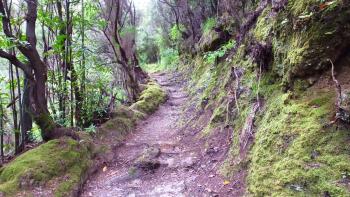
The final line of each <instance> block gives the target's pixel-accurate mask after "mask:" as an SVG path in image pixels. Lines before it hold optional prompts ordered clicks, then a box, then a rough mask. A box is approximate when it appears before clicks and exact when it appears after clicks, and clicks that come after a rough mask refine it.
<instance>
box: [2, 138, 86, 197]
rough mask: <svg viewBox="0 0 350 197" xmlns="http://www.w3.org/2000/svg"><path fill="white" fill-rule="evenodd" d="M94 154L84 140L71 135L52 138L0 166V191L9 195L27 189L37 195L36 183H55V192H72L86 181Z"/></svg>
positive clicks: (62, 194) (43, 185)
mask: <svg viewBox="0 0 350 197" xmlns="http://www.w3.org/2000/svg"><path fill="white" fill-rule="evenodd" d="M91 156H92V155H91V152H90V150H89V147H88V146H87V145H86V144H84V143H79V142H77V141H75V140H72V139H70V138H61V139H58V140H52V141H49V142H47V143H45V144H42V145H40V146H39V147H37V148H35V149H33V150H29V151H28V152H26V153H24V154H22V155H20V156H19V157H17V158H16V159H15V160H13V161H12V162H10V163H9V164H7V165H5V166H4V167H3V168H1V170H0V191H1V192H2V193H3V194H4V195H6V196H14V195H16V194H18V193H19V192H23V191H26V190H27V191H28V193H27V194H28V195H35V193H31V190H32V189H33V188H35V187H53V188H52V189H54V191H55V192H54V194H55V196H70V195H72V192H73V190H75V189H77V188H78V187H79V185H80V184H81V183H82V182H83V181H84V180H83V177H84V176H85V174H86V171H87V169H88V168H89V166H90V165H91Z"/></svg>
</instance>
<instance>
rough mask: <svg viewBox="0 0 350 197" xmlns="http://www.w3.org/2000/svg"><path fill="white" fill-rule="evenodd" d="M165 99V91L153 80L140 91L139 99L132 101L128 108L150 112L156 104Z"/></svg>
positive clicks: (155, 108) (154, 108)
mask: <svg viewBox="0 0 350 197" xmlns="http://www.w3.org/2000/svg"><path fill="white" fill-rule="evenodd" d="M166 99H167V94H166V92H165V91H164V90H163V89H162V88H161V87H160V86H159V85H158V84H157V83H155V82H150V83H148V84H147V87H146V89H145V91H143V92H142V94H141V96H140V98H139V100H138V101H137V102H136V103H134V104H133V105H132V106H131V107H130V109H133V110H136V111H139V112H142V113H144V114H148V115H149V114H151V113H153V112H155V111H156V110H157V109H158V106H159V105H160V104H161V103H163V102H165V101H166Z"/></svg>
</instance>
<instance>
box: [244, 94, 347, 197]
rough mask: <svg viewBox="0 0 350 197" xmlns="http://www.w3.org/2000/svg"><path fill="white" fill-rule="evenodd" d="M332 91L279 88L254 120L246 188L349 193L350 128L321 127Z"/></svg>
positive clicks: (268, 192) (259, 192)
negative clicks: (296, 94) (297, 94)
mask: <svg viewBox="0 0 350 197" xmlns="http://www.w3.org/2000/svg"><path fill="white" fill-rule="evenodd" d="M333 99H334V94H331V93H329V92H328V91H326V92H313V93H308V94H307V95H304V96H302V97H301V98H299V99H291V95H290V94H289V93H287V94H283V93H277V95H276V96H275V97H274V98H271V99H270V100H269V101H268V103H267V108H266V111H265V112H264V116H263V117H262V119H261V120H260V121H259V122H258V123H257V125H258V129H257V133H256V141H255V145H254V147H253V149H252V151H251V155H250V160H251V165H250V170H249V176H248V185H249V188H248V189H249V192H250V193H251V194H252V195H254V196H322V195H326V194H329V195H330V196H348V195H350V191H349V190H348V189H347V188H346V184H345V183H346V182H347V181H346V180H348V177H347V176H348V174H349V170H350V165H349V163H350V147H349V146H348V143H349V140H350V134H349V132H348V131H347V130H346V129H339V130H336V129H335V128H329V129H325V128H324V125H325V124H326V123H328V121H329V116H330V115H331V114H332V110H333V109H332V108H333V103H334V102H333Z"/></svg>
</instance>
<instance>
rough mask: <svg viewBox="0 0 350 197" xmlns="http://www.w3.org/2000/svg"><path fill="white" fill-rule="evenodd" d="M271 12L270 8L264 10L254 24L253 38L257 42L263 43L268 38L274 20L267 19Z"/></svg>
mask: <svg viewBox="0 0 350 197" xmlns="http://www.w3.org/2000/svg"><path fill="white" fill-rule="evenodd" d="M270 12H271V7H268V8H266V9H265V10H264V11H263V13H262V14H261V15H260V16H259V18H258V21H257V23H256V27H255V29H254V31H253V33H254V36H255V38H256V39H257V40H259V41H265V40H266V39H267V37H268V36H269V34H270V32H271V30H272V27H273V25H274V23H275V21H276V20H275V19H274V18H272V17H269V16H268V14H270Z"/></svg>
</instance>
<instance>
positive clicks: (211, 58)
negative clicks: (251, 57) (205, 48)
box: [204, 40, 236, 64]
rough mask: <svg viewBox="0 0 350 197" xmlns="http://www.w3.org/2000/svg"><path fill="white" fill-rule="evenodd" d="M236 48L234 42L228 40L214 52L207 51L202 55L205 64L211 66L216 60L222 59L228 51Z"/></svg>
mask: <svg viewBox="0 0 350 197" xmlns="http://www.w3.org/2000/svg"><path fill="white" fill-rule="evenodd" d="M235 46H236V41H235V40H230V41H229V42H227V43H226V44H225V45H223V46H221V47H220V48H219V49H218V50H216V51H209V52H207V53H205V54H204V59H205V62H206V63H208V64H213V63H214V62H215V60H216V59H217V58H221V57H223V56H224V55H225V54H226V53H227V52H228V51H229V50H231V49H232V48H234V47H235Z"/></svg>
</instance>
